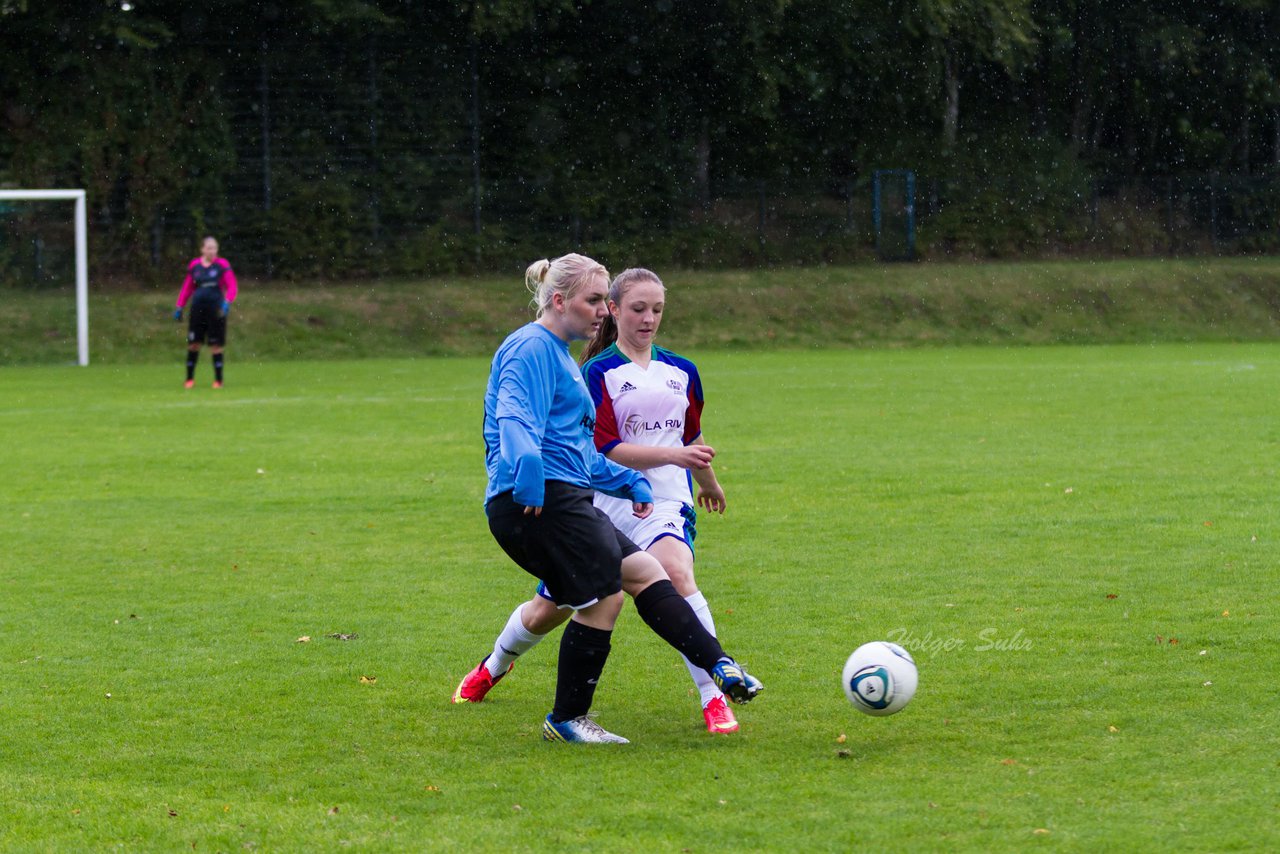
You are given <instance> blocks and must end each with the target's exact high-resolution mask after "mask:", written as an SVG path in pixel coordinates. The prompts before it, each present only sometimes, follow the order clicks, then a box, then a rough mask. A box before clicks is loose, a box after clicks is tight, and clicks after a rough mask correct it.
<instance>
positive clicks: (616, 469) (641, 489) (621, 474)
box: [591, 454, 653, 519]
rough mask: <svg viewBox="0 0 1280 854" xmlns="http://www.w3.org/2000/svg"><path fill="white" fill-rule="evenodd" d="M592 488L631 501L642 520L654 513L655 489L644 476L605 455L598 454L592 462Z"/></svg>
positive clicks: (633, 509)
mask: <svg viewBox="0 0 1280 854" xmlns="http://www.w3.org/2000/svg"><path fill="white" fill-rule="evenodd" d="M591 488H592V489H594V490H596V491H597V492H603V493H604V494H605V495H612V496H613V497H614V498H623V499H626V500H628V501H630V502H631V509H632V511H633V512H634V513H635V514H636V516H638V517H639V518H641V519H643V518H645V517H646V516H648V515H649V514H650V513H652V512H653V488H652V487H650V486H649V481H648V480H646V479H645V477H644V475H642V474H640V472H638V471H636V470H635V469H633V468H627V467H626V466H623V465H619V464H618V463H615V462H614V461H613V460H611V459H609V458H608V457H606V456H605V455H604V454H596V455H595V458H594V459H593V460H592V463H591Z"/></svg>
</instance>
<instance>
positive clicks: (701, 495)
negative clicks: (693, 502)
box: [698, 483, 727, 516]
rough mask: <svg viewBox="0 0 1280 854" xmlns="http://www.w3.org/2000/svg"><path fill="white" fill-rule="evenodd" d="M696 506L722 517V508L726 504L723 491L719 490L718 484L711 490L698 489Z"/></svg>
mask: <svg viewBox="0 0 1280 854" xmlns="http://www.w3.org/2000/svg"><path fill="white" fill-rule="evenodd" d="M698 506H699V507H701V508H702V509H704V510H706V511H708V512H711V513H719V514H720V515H721V516H723V515H724V508H725V507H726V506H727V502H726V501H725V499H724V490H723V489H721V488H720V484H718V483H717V484H716V485H715V487H714V488H712V489H700V490H699V491H698Z"/></svg>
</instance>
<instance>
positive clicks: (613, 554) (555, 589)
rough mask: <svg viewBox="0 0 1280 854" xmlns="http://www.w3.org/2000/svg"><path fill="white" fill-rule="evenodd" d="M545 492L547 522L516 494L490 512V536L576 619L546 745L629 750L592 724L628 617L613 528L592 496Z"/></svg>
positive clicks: (555, 487) (565, 640)
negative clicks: (620, 624) (617, 634)
mask: <svg viewBox="0 0 1280 854" xmlns="http://www.w3.org/2000/svg"><path fill="white" fill-rule="evenodd" d="M545 486H546V491H545V495H544V498H543V505H542V513H541V514H540V515H537V516H534V515H527V514H525V512H524V511H525V508H524V507H521V506H519V505H517V504H516V503H515V501H514V499H513V498H512V497H511V493H503V494H501V495H498V496H495V497H494V498H493V499H491V500H490V501H489V503H488V505H486V507H485V512H486V514H487V515H488V517H489V530H490V531H491V532H492V534H493V536H494V539H496V540H497V541H498V545H500V546H501V547H502V549H503V551H505V552H506V553H507V555H508V556H510V557H511V559H512V560H514V561H515V562H516V564H517V565H519V566H520V567H521V568H523V569H524V570H525V571H526V572H528V573H530V574H531V575H533V576H535V577H537V578H539V579H540V580H542V581H543V582H544V583H545V584H546V586H547V590H548V593H549V594H550V595H551V596H552V597H553V598H554V599H555V600H556V601H557V602H560V603H563V604H565V605H567V606H569V607H571V608H573V610H574V612H575V613H574V615H573V618H572V619H571V620H570V621H569V624H568V625H567V626H565V630H564V633H563V634H562V635H561V637H560V657H559V662H558V665H557V668H556V694H555V703H554V705H553V706H552V709H551V713H550V714H548V715H547V717H546V719H545V721H544V722H543V728H542V734H543V738H545V739H547V740H549V741H568V742H589V743H605V742H614V743H617V742H626V739H625V738H622V737H620V736H617V735H614V734H613V733H610V732H607V731H606V730H604V729H603V728H601V727H600V725H599V724H597V723H595V721H593V720H591V719H590V718H589V717H588V716H587V712H589V711H590V710H591V701H592V699H593V698H594V697H595V691H596V685H597V684H598V683H599V681H600V676H601V674H602V673H603V672H604V665H605V662H606V661H607V660H608V658H609V650H610V644H611V638H612V635H613V626H614V623H615V621H616V620H617V618H618V613H619V612H620V611H621V610H622V581H621V569H620V567H621V563H622V552H621V548H620V546H619V543H618V541H617V539H616V538H615V532H614V530H613V526H612V525H611V524H608V520H607V519H603V517H601V515H600V514H598V513H597V512H596V510H595V508H594V507H593V506H592V504H591V496H592V492H591V490H589V489H583V488H579V487H575V486H571V485H570V484H565V483H559V482H556V481H548V482H547V483H546V485H545Z"/></svg>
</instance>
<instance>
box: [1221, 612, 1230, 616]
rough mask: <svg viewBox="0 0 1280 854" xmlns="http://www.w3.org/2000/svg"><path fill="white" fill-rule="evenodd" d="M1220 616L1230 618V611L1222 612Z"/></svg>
mask: <svg viewBox="0 0 1280 854" xmlns="http://www.w3.org/2000/svg"><path fill="white" fill-rule="evenodd" d="M1222 616H1224V617H1230V616H1231V612H1230V611H1223V612H1222Z"/></svg>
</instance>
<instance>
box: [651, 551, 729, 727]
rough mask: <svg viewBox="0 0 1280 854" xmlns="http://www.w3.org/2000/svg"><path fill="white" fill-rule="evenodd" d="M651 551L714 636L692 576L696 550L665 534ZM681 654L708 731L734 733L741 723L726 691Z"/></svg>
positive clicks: (713, 623) (704, 626)
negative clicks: (730, 706)
mask: <svg viewBox="0 0 1280 854" xmlns="http://www.w3.org/2000/svg"><path fill="white" fill-rule="evenodd" d="M648 552H649V554H651V555H653V556H654V557H656V558H657V559H658V562H659V563H661V564H662V568H663V569H664V570H666V572H667V576H668V577H669V578H670V579H671V585H672V586H673V587H675V589H676V592H677V593H679V594H680V595H681V596H683V597H684V601H686V602H688V603H689V607H690V608H692V609H693V613H694V614H696V615H697V616H698V622H700V623H702V627H703V628H705V629H706V630H707V631H708V632H710V633H711V634H712V635H713V636H714V635H715V633H716V626H715V622H714V621H713V620H712V619H711V608H710V607H709V606H708V605H707V599H706V597H705V596H703V595H702V593H701V592H700V591H699V590H698V585H697V583H696V582H695V581H694V578H693V550H692V549H690V548H689V544H688V543H686V542H685V541H684V540H682V539H680V538H678V537H675V536H664V537H661V538H659V539H657V540H654V541H653V542H652V543H651V544H650V545H649V548H648ZM681 657H682V658H684V664H685V667H687V668H688V669H689V675H690V676H691V677H693V684H695V685H697V686H698V697H699V699H700V700H701V703H702V715H703V718H704V719H705V720H706V723H707V730H708V731H709V732H715V733H722V732H735V731H736V730H737V729H738V723H737V721H736V720H734V717H733V712H732V711H730V710H729V707H728V706H726V705H725V702H724V694H722V693H720V689H719V688H717V687H716V683H715V681H714V680H712V678H711V675H710V674H708V673H707V671H705V670H703V669H702V668H701V667H698V666H697V665H696V664H694V663H693V662H692V661H690V660H689V659H688V658H687V657H685V656H681Z"/></svg>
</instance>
